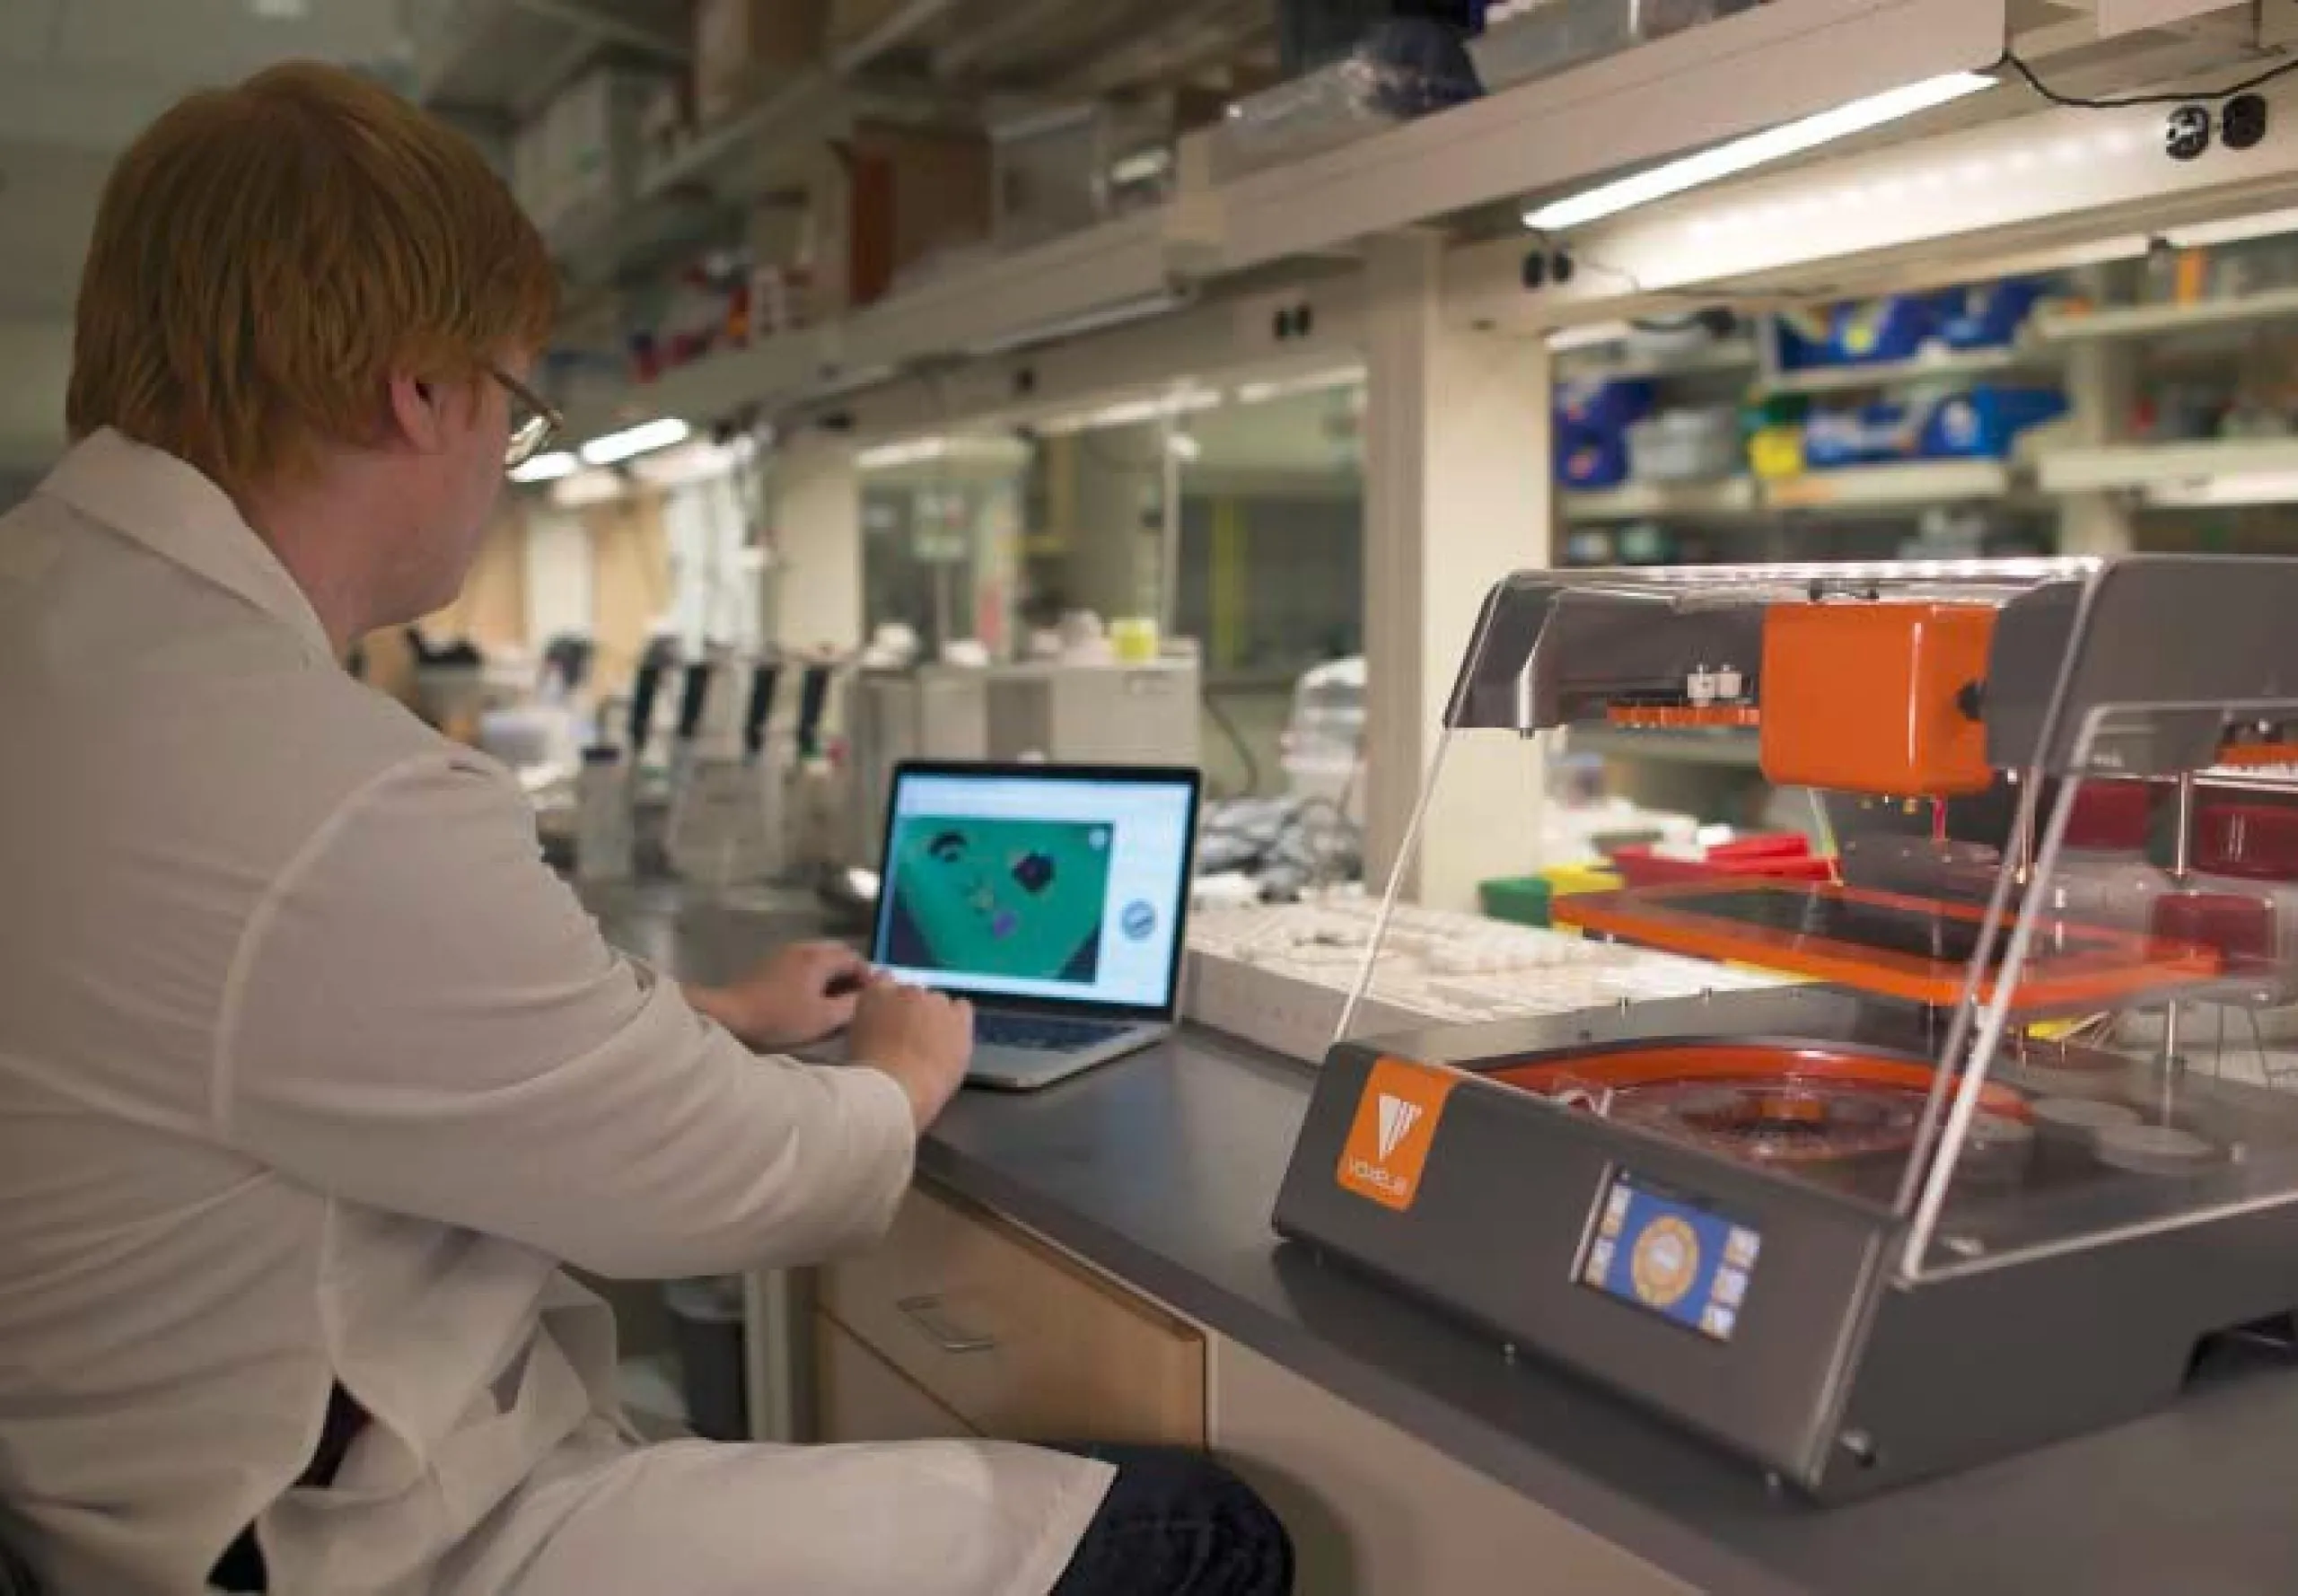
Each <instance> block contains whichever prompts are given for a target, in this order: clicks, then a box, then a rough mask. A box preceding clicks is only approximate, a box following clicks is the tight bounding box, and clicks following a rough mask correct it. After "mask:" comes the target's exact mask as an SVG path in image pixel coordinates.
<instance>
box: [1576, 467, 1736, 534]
mask: <svg viewBox="0 0 2298 1596" xmlns="http://www.w3.org/2000/svg"><path fill="white" fill-rule="evenodd" d="M1759 507H1760V506H1759V503H1758V499H1757V494H1756V484H1755V480H1754V478H1749V477H1734V478H1729V479H1728V480H1725V481H1723V482H1683V483H1650V482H1631V483H1629V484H1628V485H1627V487H1613V488H1606V489H1602V490H1601V491H1596V492H1589V493H1566V495H1564V518H1565V520H1566V521H1568V522H1577V523H1590V522H1607V521H1647V520H1668V519H1671V518H1673V519H1677V520H1685V521H1696V520H1700V519H1703V518H1719V517H1728V516H1734V515H1749V514H1753V513H1757V511H1758V510H1759Z"/></svg>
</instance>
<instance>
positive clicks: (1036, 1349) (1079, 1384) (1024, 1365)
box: [821, 1188, 1205, 1446]
mask: <svg viewBox="0 0 2298 1596" xmlns="http://www.w3.org/2000/svg"><path fill="white" fill-rule="evenodd" d="M821 1305H822V1307H823V1309H824V1310H825V1311H827V1312H828V1313H829V1315H830V1317H832V1318H833V1319H835V1320H838V1323H840V1324H841V1325H843V1326H844V1327H845V1328H846V1329H848V1330H850V1331H852V1332H853V1333H854V1335H855V1336H856V1337H859V1338H860V1339H861V1340H862V1341H863V1342H864V1343H865V1344H866V1345H867V1346H870V1347H872V1348H873V1349H874V1350H875V1351H876V1352H878V1353H879V1355H881V1356H882V1357H884V1358H885V1360H886V1361H887V1362H888V1363H890V1364H893V1365H894V1366H895V1367H896V1368H898V1369H899V1370H900V1371H901V1372H903V1373H904V1374H907V1375H908V1377H909V1378H910V1379H911V1380H913V1381H916V1382H917V1384H918V1385H920V1386H922V1387H924V1388H925V1391H926V1393H927V1394H928V1395H929V1396H931V1397H933V1398H934V1399H935V1400H936V1401H939V1402H941V1403H943V1404H944V1405H945V1406H947V1407H950V1408H952V1410H954V1411H955V1412H956V1413H957V1414H958V1415H959V1416H960V1417H962V1418H964V1419H965V1420H966V1422H968V1423H969V1424H970V1425H973V1426H974V1427H975V1428H976V1429H978V1430H979V1431H980V1432H981V1433H982V1434H985V1435H995V1436H998V1437H1000V1438H1003V1439H1006V1440H1014V1441H1135V1442H1155V1443H1165V1444H1170V1445H1176V1446H1202V1445H1203V1444H1204V1443H1205V1343H1204V1339H1203V1337H1200V1336H1199V1335H1198V1334H1197V1331H1196V1330H1194V1329H1191V1328H1190V1327H1189V1326H1188V1325H1186V1324H1183V1323H1181V1322H1180V1320H1176V1319H1174V1318H1173V1317H1172V1316H1171V1315H1170V1314H1168V1313H1166V1312H1164V1311H1162V1310H1161V1309H1158V1308H1155V1307H1153V1306H1152V1305H1150V1304H1149V1303H1146V1302H1142V1301H1140V1300H1139V1299H1138V1298H1136V1297H1133V1296H1131V1295H1129V1294H1127V1293H1124V1292H1122V1291H1119V1290H1118V1289H1117V1288H1115V1287H1113V1286H1111V1285H1108V1284H1107V1283H1106V1282H1104V1281H1101V1280H1099V1279H1097V1278H1095V1277H1094V1276H1091V1275H1089V1274H1087V1273H1086V1272H1085V1271H1083V1270H1082V1269H1080V1268H1078V1267H1076V1266H1075V1265H1074V1264H1071V1263H1070V1262H1068V1261H1067V1260H1066V1259H1065V1258H1060V1257H1059V1256H1057V1254H1055V1253H1054V1252H1052V1251H1051V1250H1048V1249H1047V1248H1045V1247H1043V1246H1041V1245H1039V1243H1038V1242H1036V1241H1032V1240H1031V1238H1029V1237H1027V1236H1024V1235H1022V1233H1021V1232H1018V1231H1016V1230H1015V1229H1014V1228H1013V1226H1011V1225H1009V1224H1006V1223H1004V1222H1002V1221H1000V1220H998V1219H996V1217H995V1216H993V1215H987V1214H985V1213H982V1212H980V1211H979V1210H978V1209H974V1208H972V1207H969V1206H965V1207H961V1206H959V1205H958V1204H956V1203H954V1202H952V1201H950V1200H948V1199H945V1198H943V1197H938V1196H934V1195H931V1194H929V1193H927V1192H925V1191H924V1190H922V1189H917V1188H913V1189H912V1190H911V1192H910V1194H909V1197H908V1199H907V1200H906V1201H905V1202H904V1203H903V1205H902V1210H901V1213H900V1215H899V1217H897V1218H896V1219H895V1221H894V1224H893V1229H892V1231H891V1232H890V1233H889V1234H888V1236H887V1238H886V1242H885V1245H884V1246H882V1247H881V1248H880V1249H879V1250H877V1251H876V1252H874V1253H873V1254H872V1255H870V1256H869V1257H867V1258H857V1259H855V1260H853V1261H852V1262H848V1263H841V1264H838V1265H835V1266H833V1267H829V1268H827V1269H825V1270H823V1271H822V1294H821Z"/></svg>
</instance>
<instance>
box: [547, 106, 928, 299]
mask: <svg viewBox="0 0 2298 1596" xmlns="http://www.w3.org/2000/svg"><path fill="white" fill-rule="evenodd" d="M918 103H919V102H918V101H917V100H915V99H914V98H911V97H908V96H906V95H904V94H901V93H900V92H898V91H897V90H895V89H893V88H889V87H877V86H872V85H869V84H862V83H853V82H849V81H847V80H846V79H843V78H840V77H839V76H838V75H836V74H834V73H832V72H831V71H829V69H827V68H820V69H817V70H815V71H812V72H809V73H806V74H804V75H802V76H799V77H796V78H794V79H792V80H791V81H790V82H789V83H786V84H785V85H784V86H783V87H782V88H780V89H779V90H777V91H776V92H774V93H772V94H770V95H768V96H767V97H766V98H765V99H763V100H761V101H759V102H758V103H757V104H755V105H753V106H751V107H750V109H749V110H744V111H742V112H740V113H739V114H737V115H735V116H733V117H732V118H728V119H727V120H726V121H724V122H722V123H720V124H719V125H718V126H717V127H713V128H711V129H710V130H709V131H708V132H706V133H703V134H701V135H699V136H697V137H696V138H694V139H693V140H692V141H691V142H689V144H688V145H685V147H683V148H682V149H680V151H678V153H675V154H673V155H671V156H670V157H669V158H668V159H667V160H665V161H663V162H661V163H660V164H658V165H656V166H654V167H653V168H651V169H650V170H648V171H645V172H644V173H642V174H641V176H640V178H639V180H638V191H637V193H636V195H634V196H633V197H632V198H631V200H630V202H629V203H628V204H627V205H621V206H612V207H603V208H601V210H599V211H597V212H595V213H585V214H583V215H577V216H574V217H572V218H569V219H568V221H567V222H566V223H565V224H561V225H559V226H557V227H555V228H553V229H552V230H551V232H550V234H549V240H548V241H549V244H550V248H551V252H552V254H553V255H555V256H556V257H557V259H559V261H560V263H561V265H563V266H564V267H566V273H567V276H569V277H571V278H572V279H573V280H574V281H575V282H577V283H581V284H584V285H600V284H612V283H616V282H618V281H621V280H624V279H626V278H628V277H630V276H635V275H637V274H640V273H643V272H644V271H645V270H646V269H647V268H648V267H652V266H653V265H656V264H659V263H660V261H661V260H662V259H663V258H664V257H666V256H668V255H670V254H671V253H673V252H676V251H679V250H688V249H691V248H693V247H695V246H696V245H697V244H699V243H705V242H709V241H711V238H710V235H711V234H712V233H713V232H715V231H718V230H722V229H723V228H724V225H725V224H726V222H727V219H728V218H729V217H731V216H732V215H735V214H737V212H738V210H739V208H740V207H741V206H744V205H747V204H750V203H752V202H754V201H756V200H758V199H759V198H762V197H767V196H769V195H772V194H775V193H776V192H782V191H788V192H792V193H794V192H796V191H797V190H799V189H802V188H803V186H804V184H805V182H806V180H807V179H808V177H809V175H810V173H811V171H812V168H813V164H814V162H815V160H816V158H817V157H818V155H819V153H820V151H821V150H822V149H823V148H824V147H825V146H826V145H829V143H830V142H831V141H833V140H836V139H838V138H840V137H843V136H845V135H846V132H847V131H848V130H849V129H850V128H851V127H853V125H854V124H855V122H856V121H859V120H862V119H864V118H873V117H895V116H905V117H908V116H914V115H915V114H916V112H917V109H918Z"/></svg>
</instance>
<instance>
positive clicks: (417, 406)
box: [387, 375, 448, 454]
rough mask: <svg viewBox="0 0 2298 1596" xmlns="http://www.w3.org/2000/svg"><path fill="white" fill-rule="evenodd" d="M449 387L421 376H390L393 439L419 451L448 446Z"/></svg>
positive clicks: (390, 430)
mask: <svg viewBox="0 0 2298 1596" xmlns="http://www.w3.org/2000/svg"><path fill="white" fill-rule="evenodd" d="M447 397H448V396H447V388H446V385H445V384H444V383H442V382H435V381H425V380H424V379H423V378H420V377H410V376H404V375H395V376H393V377H392V378H391V379H390V410H389V416H388V418H387V419H388V425H389V432H390V442H391V443H393V444H394V445H397V446H399V447H403V448H407V449H411V450H413V451H415V452H417V453H418V454H437V453H440V452H442V451H443V450H444V449H445V448H446V447H447Z"/></svg>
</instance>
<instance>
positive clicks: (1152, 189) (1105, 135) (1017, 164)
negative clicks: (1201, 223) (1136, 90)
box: [989, 90, 1224, 249]
mask: <svg viewBox="0 0 2298 1596" xmlns="http://www.w3.org/2000/svg"><path fill="white" fill-rule="evenodd" d="M1223 110H1224V108H1223V105H1222V101H1221V100H1220V98H1219V97H1218V96H1216V95H1213V94H1209V93H1206V92H1199V91H1195V90H1177V91H1168V92H1159V93H1154V94H1145V95H1135V96H1130V97H1127V99H1124V100H1121V101H1096V102H1093V103H1091V104H1085V105H1072V106H1062V107H1057V108H1055V109H1052V110H1036V111H1031V112H1029V113H1027V114H1016V115H1012V116H1007V117H1004V118H999V119H998V120H996V121H995V122H993V123H992V124H991V125H990V129H989V136H990V142H991V144H992V145H993V147H994V150H995V160H996V186H995V193H996V217H995V223H994V225H993V227H992V229H991V232H992V235H993V236H994V237H995V239H996V243H997V245H998V247H999V248H1000V249H1013V248H1015V247H1018V246H1022V245H1027V244H1031V243H1038V242H1042V241H1045V240H1047V239H1049V238H1057V237H1060V236H1062V235H1064V234H1066V233H1070V232H1078V231H1081V230H1082V229H1084V228H1087V227H1092V226H1094V225H1096V224H1099V223H1101V222H1105V221H1109V220H1110V219H1112V218H1114V217H1118V216H1122V215H1130V214H1133V213H1136V212H1138V211H1140V210H1143V209H1145V208H1146V207H1148V206H1153V205H1161V204H1163V203H1164V202H1166V201H1167V200H1169V199H1171V197H1172V196H1173V193H1174V191H1175V189H1176V186H1177V182H1178V177H1179V171H1180V162H1179V158H1178V154H1177V146H1178V142H1179V140H1180V138H1181V137H1182V136H1185V135H1187V134H1188V133H1190V132H1192V131H1194V130H1196V129H1197V128H1199V127H1207V126H1211V125H1215V124H1217V123H1218V122H1219V121H1220V119H1221V118H1222V115H1223Z"/></svg>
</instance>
